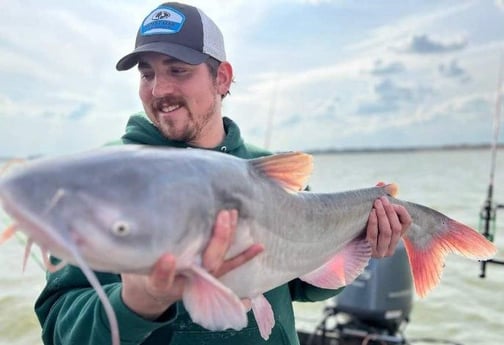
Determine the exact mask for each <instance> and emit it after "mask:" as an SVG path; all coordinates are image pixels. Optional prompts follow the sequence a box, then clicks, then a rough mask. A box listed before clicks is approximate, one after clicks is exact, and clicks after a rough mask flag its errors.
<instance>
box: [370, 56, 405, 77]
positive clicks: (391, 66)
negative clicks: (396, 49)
mask: <svg viewBox="0 0 504 345" xmlns="http://www.w3.org/2000/svg"><path fill="white" fill-rule="evenodd" d="M405 70H406V68H405V67H404V64H402V63H401V62H390V63H388V64H387V63H384V62H383V61H382V60H380V59H378V60H375V62H374V65H373V68H372V69H371V70H370V71H369V73H371V74H372V75H379V76H380V75H381V76H383V75H390V74H397V73H401V72H404V71H405Z"/></svg>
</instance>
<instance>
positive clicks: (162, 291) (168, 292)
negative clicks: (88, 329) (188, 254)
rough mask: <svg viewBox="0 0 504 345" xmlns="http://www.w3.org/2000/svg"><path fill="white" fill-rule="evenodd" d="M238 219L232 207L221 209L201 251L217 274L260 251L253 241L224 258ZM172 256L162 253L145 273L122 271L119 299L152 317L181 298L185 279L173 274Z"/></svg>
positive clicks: (142, 314)
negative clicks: (120, 296) (233, 255)
mask: <svg viewBox="0 0 504 345" xmlns="http://www.w3.org/2000/svg"><path fill="white" fill-rule="evenodd" d="M237 221H238V212H237V211H236V210H222V211H220V212H219V214H218V215H217V219H216V221H215V225H214V228H213V235H212V238H211V239H210V241H209V242H208V245H207V248H206V249H205V252H204V253H203V267H204V268H205V269H207V270H208V271H209V272H211V273H212V274H213V275H214V276H216V277H220V276H222V275H224V274H225V273H227V272H229V271H230V270H232V269H234V268H236V267H238V266H240V265H242V264H244V263H245V262H247V261H249V260H251V259H252V258H254V257H255V256H256V255H257V254H259V253H260V252H262V251H263V247H262V246H261V245H259V244H254V245H252V246H250V247H249V248H248V249H246V250H245V251H244V252H242V253H240V254H238V255H237V256H235V257H233V258H230V259H227V260H224V258H225V256H226V253H227V251H228V249H229V247H230V246H231V243H232V242H233V238H234V233H235V231H236V225H237ZM175 267H176V265H175V258H174V257H173V256H172V255H171V254H169V253H168V254H165V255H163V256H162V257H161V258H160V259H159V260H158V261H157V262H156V264H155V265H154V268H153V269H152V272H151V273H150V274H149V275H148V276H145V275H137V274H122V275H121V276H122V284H123V287H122V298H123V301H124V303H125V304H126V305H127V306H128V307H129V308H130V309H132V310H133V311H135V312H136V313H137V314H139V315H141V316H142V317H144V318H146V319H150V320H155V319H157V318H158V317H159V316H161V314H163V312H164V311H165V310H166V309H168V308H169V307H170V306H171V305H172V304H173V303H175V302H177V301H178V300H180V299H181V298H182V292H183V290H184V284H185V278H184V277H183V276H181V275H177V274H176V270H175Z"/></svg>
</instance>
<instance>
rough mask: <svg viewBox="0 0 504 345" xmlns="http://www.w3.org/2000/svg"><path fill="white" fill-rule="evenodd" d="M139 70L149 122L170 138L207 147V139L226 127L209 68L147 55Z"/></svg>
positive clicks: (141, 59) (154, 54) (152, 54)
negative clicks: (214, 132) (214, 131)
mask: <svg viewBox="0 0 504 345" xmlns="http://www.w3.org/2000/svg"><path fill="white" fill-rule="evenodd" d="M138 69H139V71H140V90H139V94H140V99H141V100H142V104H143V107H144V110H145V113H146V114H147V116H148V117H149V119H150V120H151V121H152V122H153V123H154V124H155V125H156V126H157V127H158V128H159V130H160V131H161V132H162V133H163V135H165V136H166V137H168V138H170V139H172V140H178V141H184V142H187V143H189V144H193V145H195V146H202V147H205V146H206V145H205V144H204V142H205V137H206V136H208V135H211V134H212V133H211V131H212V130H213V129H214V128H215V126H216V123H222V120H221V96H220V93H219V91H220V89H219V85H218V82H217V80H215V79H214V78H212V76H211V75H210V72H209V70H208V67H207V65H206V64H204V63H202V64H200V65H189V64H186V63H184V62H181V61H180V60H176V59H174V58H171V57H169V56H167V55H163V54H158V53H145V54H142V56H141V57H140V59H139V63H138ZM217 79H219V78H217Z"/></svg>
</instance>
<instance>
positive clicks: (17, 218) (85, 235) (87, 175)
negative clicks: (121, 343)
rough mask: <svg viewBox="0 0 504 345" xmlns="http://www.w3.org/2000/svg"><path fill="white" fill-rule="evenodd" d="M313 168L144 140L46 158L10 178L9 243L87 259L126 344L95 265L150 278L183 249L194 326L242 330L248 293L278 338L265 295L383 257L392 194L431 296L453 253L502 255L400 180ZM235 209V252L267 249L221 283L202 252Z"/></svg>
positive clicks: (349, 277)
mask: <svg viewBox="0 0 504 345" xmlns="http://www.w3.org/2000/svg"><path fill="white" fill-rule="evenodd" d="M312 164H313V163H312V157H311V156H310V155H308V154H304V153H300V152H290V153H283V154H277V155H273V156H268V157H262V158H257V159H252V160H244V159H240V158H236V157H233V156H230V155H226V154H222V153H218V152H212V151H207V150H199V149H166V148H155V147H145V146H135V145H126V146H119V147H109V148H102V149H97V150H92V151H89V152H85V153H80V154H76V155H72V156H69V157H57V158H50V159H40V160H37V161H34V162H32V163H29V164H27V165H26V167H23V168H20V169H18V170H17V171H15V172H13V173H11V174H9V175H8V176H6V177H5V178H4V179H3V180H1V181H0V200H1V202H2V204H3V207H4V209H5V210H6V212H7V213H9V214H10V215H11V217H12V218H13V220H14V223H13V224H12V225H11V226H10V227H8V228H7V230H5V231H4V233H3V235H2V237H0V241H1V240H2V239H3V240H5V239H6V238H8V237H9V236H10V235H11V234H12V233H13V232H14V231H16V230H21V231H23V232H25V233H26V234H27V235H28V237H29V238H30V242H34V243H37V244H38V245H39V246H40V247H41V248H43V249H44V250H47V251H48V252H50V253H52V254H53V255H55V256H56V257H58V258H60V259H62V260H63V262H64V263H68V264H74V265H78V266H79V267H80V268H81V269H82V271H83V272H84V274H85V275H86V276H87V278H88V279H89V281H90V283H91V284H92V285H93V287H94V288H95V289H96V290H97V291H98V294H99V296H100V298H101V300H102V302H103V304H104V307H105V309H106V311H107V315H108V317H109V322H110V323H111V325H112V326H111V328H112V330H113V333H112V338H113V343H114V344H118V335H117V333H118V330H117V324H116V320H115V314H114V312H113V310H112V308H111V307H110V303H109V302H108V300H107V297H106V295H105V294H104V293H103V290H102V288H101V286H100V284H99V283H98V281H97V279H96V277H95V275H94V273H93V272H92V270H94V271H105V272H113V273H138V274H148V273H149V272H150V271H151V269H152V267H153V265H154V263H155V262H156V261H157V260H158V258H160V256H161V255H162V254H164V253H172V254H173V255H175V256H176V258H177V271H178V272H179V273H180V274H181V275H184V276H186V277H187V278H188V280H187V284H186V287H185V289H184V293H183V303H184V305H185V307H186V309H187V311H188V312H189V314H190V316H191V318H192V319H193V321H194V322H196V323H198V324H200V325H202V326H203V327H206V328H208V329H210V330H223V329H228V328H233V329H236V330H239V329H242V328H243V327H245V326H246V324H247V318H246V313H247V309H246V307H245V306H244V303H242V299H248V300H250V301H251V307H252V311H253V313H254V316H255V318H256V320H257V322H258V325H259V330H260V333H261V335H262V337H263V338H265V339H267V338H268V336H269V334H270V332H271V328H272V327H273V325H274V322H275V321H274V315H273V312H272V309H271V306H270V304H269V302H268V301H267V300H266V298H265V297H264V296H263V293H264V292H266V291H268V290H271V289H273V288H275V287H277V286H279V285H281V284H284V283H286V282H288V281H290V280H292V279H294V278H300V279H302V280H303V281H305V282H308V283H310V284H312V285H315V286H318V287H322V288H329V289H336V288H339V287H341V286H344V285H347V284H349V283H351V282H352V281H353V280H354V279H355V278H356V277H357V276H358V275H359V274H360V273H361V272H362V271H363V269H364V268H365V267H366V265H367V264H368V261H369V259H370V256H371V248H370V245H369V243H368V242H367V241H366V240H365V228H366V222H367V219H368V216H369V213H370V211H371V209H372V207H373V201H374V200H375V199H377V198H378V197H381V196H388V198H389V199H390V202H391V203H394V204H400V205H403V206H404V207H406V208H407V210H408V212H409V213H410V215H411V217H412V220H413V224H412V226H411V229H409V231H407V233H406V235H405V236H404V238H403V239H404V242H405V245H406V249H407V253H408V256H409V259H410V264H411V269H412V273H413V279H414V283H415V287H416V291H417V293H418V294H419V295H420V296H424V295H425V294H426V293H427V292H428V291H429V290H430V289H432V288H433V287H434V286H435V285H436V284H438V282H439V279H440V274H441V270H442V266H443V258H444V256H445V255H446V254H447V253H449V252H454V253H457V254H460V255H463V256H467V257H469V258H473V259H488V258H490V257H491V256H492V255H494V254H495V252H496V248H495V247H494V245H493V244H492V243H491V242H489V241H487V240H486V239H485V238H484V237H483V236H481V235H480V234H479V233H478V232H476V231H474V230H473V229H471V228H469V227H467V226H465V225H462V224H461V223H458V222H456V221H455V220H452V219H450V218H448V217H446V216H444V215H443V214H441V213H439V212H437V211H434V210H432V209H430V208H427V207H425V206H421V205H417V204H413V203H410V202H406V201H401V200H399V199H396V198H395V197H394V195H395V192H396V186H395V185H393V184H389V185H386V186H380V187H373V188H366V189H360V190H354V191H347V192H343V193H325V194H320V193H311V192H303V191H301V190H302V188H303V186H304V185H305V184H306V182H307V179H308V177H309V175H310V173H311V170H312ZM223 209H237V210H238V213H239V219H238V226H237V231H236V236H235V238H234V241H233V244H232V246H231V248H230V251H229V253H228V254H229V256H230V257H231V256H233V255H235V254H237V253H239V252H241V251H243V250H245V249H246V248H248V247H249V246H250V245H251V244H253V243H261V244H263V245H264V248H265V250H264V252H262V253H261V254H260V255H258V256H257V257H255V258H254V259H253V260H251V261H249V262H247V263H246V264H244V265H243V266H240V267H239V268H237V269H235V270H233V271H231V272H229V273H227V274H225V275H224V276H222V277H220V278H219V279H216V278H215V277H213V276H212V275H210V274H209V273H208V272H206V271H205V270H204V269H203V268H202V266H201V254H202V251H203V250H204V249H205V247H206V245H207V242H208V240H209V238H210V236H211V231H212V226H213V222H214V220H215V217H216V214H217V213H218V211H219V210H223ZM105 254H106V255H105ZM46 261H47V260H46ZM48 268H49V269H57V268H58V267H52V266H50V264H48Z"/></svg>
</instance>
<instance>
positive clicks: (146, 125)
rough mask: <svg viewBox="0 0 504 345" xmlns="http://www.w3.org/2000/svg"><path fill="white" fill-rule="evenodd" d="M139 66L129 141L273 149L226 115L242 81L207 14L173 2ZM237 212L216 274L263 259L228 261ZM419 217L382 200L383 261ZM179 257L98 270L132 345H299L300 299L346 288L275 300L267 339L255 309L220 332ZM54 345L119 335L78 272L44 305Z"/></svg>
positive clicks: (148, 34) (378, 213)
mask: <svg viewBox="0 0 504 345" xmlns="http://www.w3.org/2000/svg"><path fill="white" fill-rule="evenodd" d="M135 65H138V70H139V71H140V89H139V95H140V99H141V101H142V104H143V107H144V110H145V115H146V116H147V118H146V117H145V116H143V115H136V116H133V117H131V118H130V120H129V122H128V126H127V130H126V134H125V135H124V136H123V142H124V143H125V144H129V143H137V144H146V145H161V146H173V147H198V148H204V149H210V150H218V151H222V152H223V154H232V155H236V156H239V157H242V158H254V157H259V156H264V155H268V154H270V153H269V152H267V151H265V150H262V149H259V148H256V147H254V146H252V145H248V144H245V143H244V141H243V139H242V138H241V136H240V131H239V128H238V126H237V125H236V124H235V123H234V122H233V121H232V120H230V119H229V118H223V117H222V114H221V105H222V100H223V99H224V97H225V96H226V95H227V94H228V93H229V88H230V85H231V82H232V80H233V70H232V67H231V64H230V63H229V62H227V61H226V56H225V50H224V42H223V38H222V34H221V32H220V30H219V29H218V27H217V26H216V25H215V23H214V22H213V21H212V20H211V19H210V18H208V17H207V16H206V15H205V14H204V13H203V12H202V11H201V10H199V9H197V8H195V7H192V6H188V5H184V4H179V3H165V4H163V5H161V6H159V7H158V8H156V9H155V10H153V11H152V12H151V13H149V14H148V15H147V17H146V18H145V19H144V21H143V22H142V24H141V26H140V29H139V31H138V35H137V39H136V44H135V50H134V51H133V52H132V53H130V54H128V55H126V56H125V57H123V58H122V59H121V60H119V62H118V63H117V69H118V70H127V69H130V68H132V67H133V66H135ZM237 217H238V213H237V210H222V211H221V212H220V213H219V214H218V215H217V218H216V222H215V226H214V229H213V237H212V239H211V240H210V242H209V244H208V246H207V248H206V250H205V252H204V254H203V266H204V267H205V268H206V269H207V270H209V271H210V272H211V273H212V274H214V275H215V276H216V277H219V276H221V275H222V274H224V273H226V272H228V271H229V270H231V269H234V268H236V267H238V266H239V265H241V264H243V263H244V262H246V261H248V260H251V259H253V258H254V257H255V256H256V255H258V254H259V253H260V252H261V251H262V250H263V248H262V246H261V244H260V243H258V244H254V245H252V246H251V247H250V248H249V249H247V250H246V251H245V252H243V253H241V254H239V255H237V256H235V257H233V258H228V259H225V257H226V253H227V249H228V248H229V246H230V243H231V241H232V238H233V234H234V231H235V228H236V224H237ZM410 223H411V219H410V216H409V214H408V213H407V212H406V210H405V209H404V208H402V207H400V206H395V205H390V204H389V203H388V201H387V200H386V199H385V198H384V199H380V200H377V201H376V202H375V207H374V209H373V211H372V212H371V214H370V216H369V221H368V228H367V237H368V239H369V241H370V243H371V246H372V248H373V256H375V257H382V256H388V255H392V253H393V252H394V249H395V246H396V244H397V242H398V241H399V239H400V237H401V235H402V234H403V233H404V231H405V230H406V229H407V228H408V226H409V225H410ZM175 260H176V259H175V258H174V257H173V256H171V255H170V253H167V254H166V255H165V256H163V257H161V258H160V259H159V261H158V262H157V264H156V266H155V267H154V269H153V271H152V272H151V274H150V275H148V276H141V275H134V274H122V275H121V276H118V275H115V274H105V273H100V274H98V278H99V280H100V282H101V283H102V285H103V286H104V289H105V291H106V293H107V295H108V297H109V298H110V301H111V303H112V305H113V306H114V309H115V311H116V314H117V317H118V322H119V328H120V335H121V341H122V344H145V345H149V344H151V345H154V344H202V343H207V344H261V343H268V344H297V343H298V339H297V335H296V330H295V327H294V315H293V310H292V301H293V300H297V301H318V300H323V299H326V298H328V297H331V296H334V295H335V294H336V293H337V291H334V290H324V289H319V288H316V287H313V286H311V285H309V284H307V283H304V282H302V281H300V280H298V279H296V280H294V281H292V282H290V283H289V284H285V285H283V286H280V287H278V288H276V289H273V290H271V291H269V292H267V293H266V294H265V296H266V298H267V299H268V301H269V302H270V304H271V305H272V308H273V311H274V314H275V327H274V328H273V330H272V333H271V335H270V337H269V339H268V341H264V340H263V339H262V338H261V336H260V334H259V330H258V329H257V324H256V321H255V319H254V317H253V315H252V314H251V313H249V315H248V319H249V320H248V326H247V328H245V329H243V330H241V331H234V330H227V331H221V332H211V331H208V330H205V329H203V328H202V327H200V326H198V325H196V324H194V323H193V322H192V321H191V319H190V318H189V316H188V314H187V312H186V311H185V309H184V307H183V304H182V302H181V301H180V300H181V293H182V290H183V287H184V278H183V277H181V276H178V275H176V272H175V270H174V268H175ZM35 308H36V312H37V315H38V317H39V319H40V322H41V325H42V327H43V340H44V343H45V344H65V345H66V344H72V345H81V344H82V345H84V344H93V345H96V344H109V343H110V330H109V328H108V323H107V321H106V317H105V316H104V311H103V310H102V308H101V304H100V301H99V300H98V297H97V296H96V294H95V292H94V290H93V289H92V288H91V287H90V285H89V284H88V283H87V281H86V279H85V277H84V276H83V275H82V274H81V272H80V271H79V270H78V269H77V268H74V267H65V268H64V269H62V270H60V271H58V272H56V273H53V274H50V275H49V276H48V283H47V286H46V288H45V289H44V291H43V292H42V294H41V296H40V297H39V299H38V301H37V303H36V306H35Z"/></svg>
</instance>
